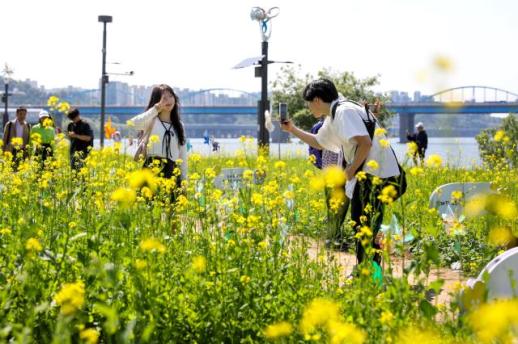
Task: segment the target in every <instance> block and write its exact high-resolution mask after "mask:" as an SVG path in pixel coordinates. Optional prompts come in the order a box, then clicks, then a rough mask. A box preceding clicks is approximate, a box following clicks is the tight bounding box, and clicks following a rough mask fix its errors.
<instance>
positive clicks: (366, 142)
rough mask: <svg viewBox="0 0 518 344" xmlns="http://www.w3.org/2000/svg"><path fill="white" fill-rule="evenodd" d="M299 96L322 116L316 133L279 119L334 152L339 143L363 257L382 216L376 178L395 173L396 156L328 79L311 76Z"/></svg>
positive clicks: (358, 248)
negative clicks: (366, 245)
mask: <svg viewBox="0 0 518 344" xmlns="http://www.w3.org/2000/svg"><path fill="white" fill-rule="evenodd" d="M303 98H304V100H305V101H306V104H307V106H308V107H309V110H310V111H311V112H312V113H313V116H315V117H316V118H321V117H324V118H325V119H324V124H323V125H322V127H321V128H320V130H319V131H318V133H317V134H311V133H309V132H306V131H303V130H301V129H299V128H297V127H296V126H295V125H294V124H293V123H292V122H291V121H287V122H286V123H283V124H282V129H283V130H284V131H287V132H290V133H291V134H293V135H295V136H296V137H298V138H299V139H301V140H302V141H304V142H305V143H307V144H309V145H311V146H313V147H315V148H318V149H323V148H325V149H328V150H332V151H334V152H337V153H338V152H339V151H340V148H341V149H342V152H343V154H344V158H345V161H346V162H347V168H346V169H345V172H346V175H347V184H346V195H347V197H348V198H350V199H351V220H352V221H353V222H354V229H355V231H356V232H357V235H356V236H355V237H356V238H357V239H356V240H357V242H356V258H357V261H358V263H362V262H363V261H364V260H365V258H366V250H365V247H364V246H363V244H362V241H365V240H367V242H369V241H370V242H371V245H372V247H374V248H376V249H377V248H379V245H378V243H377V242H376V240H375V238H376V235H377V233H378V231H379V229H380V226H381V223H382V221H383V203H382V202H381V200H380V199H379V198H378V196H379V195H380V194H381V188H382V187H383V184H380V182H383V179H387V178H390V177H394V176H399V175H400V171H399V165H398V162H397V159H396V156H395V154H394V153H393V151H392V150H391V149H390V147H387V142H388V141H387V140H386V137H385V136H384V134H382V133H381V134H377V135H376V136H374V133H370V130H371V129H372V131H374V129H375V127H376V125H377V123H376V122H375V121H374V118H373V116H372V114H370V113H368V112H366V110H365V108H364V107H363V106H360V105H359V104H356V103H353V102H349V101H343V100H340V99H339V97H338V91H337V90H336V87H335V85H334V84H333V82H331V81H330V80H327V79H319V80H314V81H312V82H311V83H309V84H308V85H307V86H306V88H305V89H304V92H303ZM371 137H372V139H371ZM381 140H383V144H381V143H380V141H381ZM360 171H361V172H362V174H358V179H360V180H358V181H357V178H356V177H357V173H358V172H360ZM360 176H361V178H360ZM376 177H377V178H376ZM395 197H397V195H395ZM365 227H369V230H366V229H365ZM369 232H370V233H369ZM374 261H375V262H376V263H378V264H380V262H381V256H380V255H379V253H375V254H374Z"/></svg>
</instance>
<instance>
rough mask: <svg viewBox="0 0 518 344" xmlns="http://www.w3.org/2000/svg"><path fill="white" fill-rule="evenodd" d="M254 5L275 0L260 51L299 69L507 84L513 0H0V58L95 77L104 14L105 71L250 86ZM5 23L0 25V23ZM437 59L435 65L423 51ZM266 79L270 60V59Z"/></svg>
mask: <svg viewBox="0 0 518 344" xmlns="http://www.w3.org/2000/svg"><path fill="white" fill-rule="evenodd" d="M254 6H259V7H263V8H265V9H268V8H270V7H273V6H278V7H279V8H280V14H279V15H278V16H277V17H276V18H274V19H272V34H271V38H270V41H269V48H270V49H269V55H270V58H271V59H273V60H282V61H284V60H290V61H294V62H295V63H296V65H297V66H298V67H297V68H300V70H301V72H307V73H312V74H316V72H317V71H318V70H319V69H321V68H324V67H327V68H332V69H334V70H336V71H350V72H353V73H354V74H355V75H356V76H358V77H361V78H364V77H369V76H375V75H379V80H380V84H379V85H378V86H377V87H376V90H378V91H383V92H385V91H390V90H400V91H407V92H410V93H413V91H415V90H421V91H422V92H423V93H425V94H430V93H433V92H437V91H439V90H441V89H445V88H449V87H457V86H467V85H484V86H492V87H497V88H502V89H505V90H508V91H511V92H515V93H518V44H516V42H517V39H518V21H517V20H516V14H517V13H518V1H517V0H337V1H329V0H319V1H315V0H312V1H306V0H298V1H295V0H275V1H270V0H264V1H261V0H220V1H217V0H181V1H179V0H168V1H166V0H146V1H140V0H139V1H135V0H125V1H122V0H73V1H72V0H47V1H43V0H18V1H3V2H2V6H1V7H2V16H1V20H0V32H2V35H0V64H1V65H2V66H3V65H4V63H8V64H9V66H11V67H12V68H13V69H14V72H15V73H14V75H13V77H14V78H15V79H26V78H29V79H32V80H36V81H38V83H39V84H40V85H44V86H45V87H46V88H55V87H66V86H68V85H73V86H79V87H84V88H97V87H98V80H99V78H100V74H101V48H102V24H101V23H99V22H98V21H97V17H98V15H111V16H113V22H112V23H110V24H108V29H107V30H108V39H107V61H108V62H109V63H111V62H118V63H120V64H108V65H107V70H108V72H116V73H117V72H118V73H121V72H126V71H130V70H133V71H134V72H135V74H134V75H133V76H131V77H129V76H112V77H111V80H119V81H124V82H127V83H129V84H132V85H152V84H157V83H167V84H170V85H172V86H174V87H182V88H193V89H207V88H232V89H240V90H245V91H259V90H260V79H258V78H254V71H253V69H252V68H246V69H238V70H236V69H232V67H233V66H234V65H236V64H237V63H238V62H240V61H241V60H243V59H245V58H247V57H253V56H259V55H260V52H261V50H260V49H261V35H260V30H259V24H258V23H257V22H254V21H252V20H251V19H250V10H251V8H252V7H254ZM5 33H7V34H5ZM437 59H440V60H441V61H448V63H447V64H448V67H447V68H443V69H441V68H440V66H437V63H436V62H434V61H436V60H437ZM270 67H271V68H270V73H269V79H270V80H273V79H274V78H275V76H276V75H277V73H278V71H279V68H280V65H270Z"/></svg>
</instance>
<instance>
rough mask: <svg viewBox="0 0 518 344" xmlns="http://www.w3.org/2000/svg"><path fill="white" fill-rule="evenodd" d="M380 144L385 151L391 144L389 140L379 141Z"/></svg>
mask: <svg viewBox="0 0 518 344" xmlns="http://www.w3.org/2000/svg"><path fill="white" fill-rule="evenodd" d="M379 143H380V146H381V148H383V149H385V148H389V147H390V142H389V141H388V140H384V139H381V140H380V141H379Z"/></svg>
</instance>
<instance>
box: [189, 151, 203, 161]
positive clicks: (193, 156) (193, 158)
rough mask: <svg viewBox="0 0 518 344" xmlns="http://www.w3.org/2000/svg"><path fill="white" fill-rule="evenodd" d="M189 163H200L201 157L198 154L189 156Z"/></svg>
mask: <svg viewBox="0 0 518 344" xmlns="http://www.w3.org/2000/svg"><path fill="white" fill-rule="evenodd" d="M189 161H190V162H193V163H194V162H200V161H201V155H200V154H198V153H192V154H191V155H189Z"/></svg>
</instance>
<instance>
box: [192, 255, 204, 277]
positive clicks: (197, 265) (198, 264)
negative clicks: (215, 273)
mask: <svg viewBox="0 0 518 344" xmlns="http://www.w3.org/2000/svg"><path fill="white" fill-rule="evenodd" d="M191 266H192V269H193V270H194V271H195V272H197V273H199V274H201V273H203V272H205V270H206V269H207V259H205V257H204V256H196V257H194V258H193V259H192V264H191Z"/></svg>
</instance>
